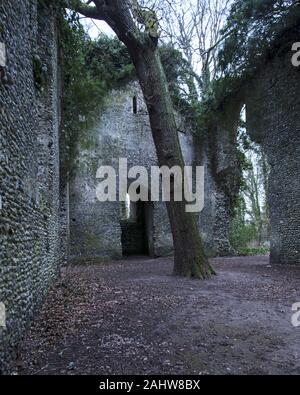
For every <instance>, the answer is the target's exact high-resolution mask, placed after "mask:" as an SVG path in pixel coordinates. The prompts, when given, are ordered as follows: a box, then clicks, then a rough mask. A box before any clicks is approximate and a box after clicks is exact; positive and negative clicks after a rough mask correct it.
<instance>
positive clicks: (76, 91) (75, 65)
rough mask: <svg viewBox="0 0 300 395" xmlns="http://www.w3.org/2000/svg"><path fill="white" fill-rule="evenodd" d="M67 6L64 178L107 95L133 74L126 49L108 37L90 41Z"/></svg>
mask: <svg viewBox="0 0 300 395" xmlns="http://www.w3.org/2000/svg"><path fill="white" fill-rule="evenodd" d="M67 5H68V2H67V1H62V2H61V3H60V7H58V17H59V25H60V53H61V56H60V59H61V66H62V74H63V75H62V85H63V86H62V125H61V144H60V146H61V147H62V152H61V168H62V175H63V176H68V175H69V173H70V171H72V169H73V167H74V159H75V157H76V151H77V143H78V140H79V139H80V140H81V141H85V135H86V134H87V131H88V130H89V128H90V127H91V126H92V125H93V123H94V122H95V119H96V118H97V114H98V113H99V111H100V109H101V104H102V103H103V99H104V98H105V96H106V94H107V92H108V91H109V90H110V89H112V88H114V87H117V86H120V85H121V84H122V83H124V82H126V81H128V79H130V78H132V76H133V75H134V72H133V66H132V64H131V61H130V58H129V55H128V53H127V50H126V48H125V46H124V45H123V44H122V43H121V42H120V41H119V40H118V39H116V38H109V37H107V36H105V35H101V36H99V38H98V39H97V40H96V41H93V40H91V39H90V37H89V36H88V35H87V34H86V33H85V31H84V29H83V27H82V25H81V23H80V20H79V17H78V15H77V14H76V13H75V12H70V11H67V10H66V8H65V7H66V6H67ZM86 144H88V142H86Z"/></svg>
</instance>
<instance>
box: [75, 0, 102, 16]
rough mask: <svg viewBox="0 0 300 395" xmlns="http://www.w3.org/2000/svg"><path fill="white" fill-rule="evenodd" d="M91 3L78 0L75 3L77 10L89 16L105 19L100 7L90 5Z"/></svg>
mask: <svg viewBox="0 0 300 395" xmlns="http://www.w3.org/2000/svg"><path fill="white" fill-rule="evenodd" d="M90 3H91V1H89V2H88V3H83V2H82V1H80V0H78V1H77V2H76V4H75V11H76V12H79V14H82V15H84V16H85V17H87V18H92V19H98V20H103V19H104V16H103V15H102V14H101V12H99V9H98V7H96V6H90V5H89V4H90Z"/></svg>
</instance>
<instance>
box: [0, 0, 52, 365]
mask: <svg viewBox="0 0 300 395" xmlns="http://www.w3.org/2000/svg"><path fill="white" fill-rule="evenodd" d="M39 4H40V6H38V5H37V1H35V0H24V1H21V2H18V4H17V5H16V3H14V2H11V1H1V3H0V42H3V43H5V46H6V56H7V61H6V68H5V76H4V78H2V81H1V82H0V195H1V202H2V204H1V211H0V239H1V240H0V241H1V242H0V303H4V304H5V308H6V329H5V328H3V327H0V372H6V371H7V370H8V367H9V363H10V361H11V358H12V355H13V354H12V352H13V350H14V349H15V346H16V345H17V343H18V341H19V340H20V338H21V337H22V335H23V334H24V331H25V329H26V328H27V326H28V323H29V320H30V318H32V316H33V314H34V312H35V310H36V308H37V306H38V305H39V304H40V303H41V302H42V300H43V297H44V294H45V292H46V291H47V289H48V286H49V284H50V283H51V281H52V279H53V278H54V277H55V276H56V274H57V270H58V264H59V235H58V208H59V177H58V174H59V167H58V166H59V162H58V122H59V117H58V105H59V103H58V88H57V87H58V82H57V48H56V28H55V21H54V17H53V14H52V11H51V9H50V8H48V7H47V6H46V5H42V4H44V3H42V2H39ZM34 59H36V60H37V59H39V62H40V65H41V70H43V73H44V75H43V81H44V83H43V85H42V86H39V87H37V84H36V80H35V72H34Z"/></svg>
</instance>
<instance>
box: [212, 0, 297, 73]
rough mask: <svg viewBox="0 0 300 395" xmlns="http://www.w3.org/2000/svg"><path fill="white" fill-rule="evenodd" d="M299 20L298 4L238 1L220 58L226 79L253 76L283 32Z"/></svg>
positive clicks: (284, 0)
mask: <svg viewBox="0 0 300 395" xmlns="http://www.w3.org/2000/svg"><path fill="white" fill-rule="evenodd" d="M296 3H297V4H296ZM299 18H300V7H299V3H298V2H295V1H294V0H254V1H253V0H236V1H235V2H234V3H233V5H232V8H231V12H230V15H229V17H228V20H227V25H226V27H225V29H224V31H223V33H224V34H226V33H228V32H230V35H229V36H228V38H227V39H226V40H225V42H224V45H223V47H222V49H221V51H220V54H219V62H220V71H221V72H222V75H223V76H225V77H226V78H230V77H233V78H248V77H249V76H251V75H252V74H253V72H254V71H255V70H256V68H257V67H258V66H259V65H260V64H261V63H262V62H263V60H264V59H265V57H266V56H268V54H269V52H270V51H272V48H273V47H274V44H275V42H276V40H278V39H280V35H281V34H282V32H284V31H286V30H288V29H290V28H292V27H293V26H295V25H296V24H298V22H299Z"/></svg>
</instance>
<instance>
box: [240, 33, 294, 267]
mask: <svg viewBox="0 0 300 395" xmlns="http://www.w3.org/2000/svg"><path fill="white" fill-rule="evenodd" d="M297 37H299V35H298V36H297ZM291 45H292V43H291V44H290V46H288V48H291ZM292 55H293V53H292V52H291V51H289V50H288V51H287V50H284V51H279V52H278V54H277V55H276V56H275V57H274V58H273V59H272V60H271V61H269V63H268V64H266V65H265V66H264V67H263V68H262V70H261V71H260V72H259V73H258V74H257V75H256V76H255V79H254V81H253V82H252V83H251V88H250V87H248V90H246V92H245V101H246V111H247V128H248V131H249V133H250V135H251V137H252V139H253V140H255V141H256V142H257V143H259V144H261V145H262V147H263V149H264V151H265V153H266V155H267V157H268V161H269V165H270V168H271V173H270V177H269V191H268V201H269V210H270V222H271V263H283V264H284V263H286V264H300V188H299V182H300V162H299V158H300V117H299V114H300V96H299V90H300V70H299V68H296V67H294V66H293V65H292V63H291V58H292Z"/></svg>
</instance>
